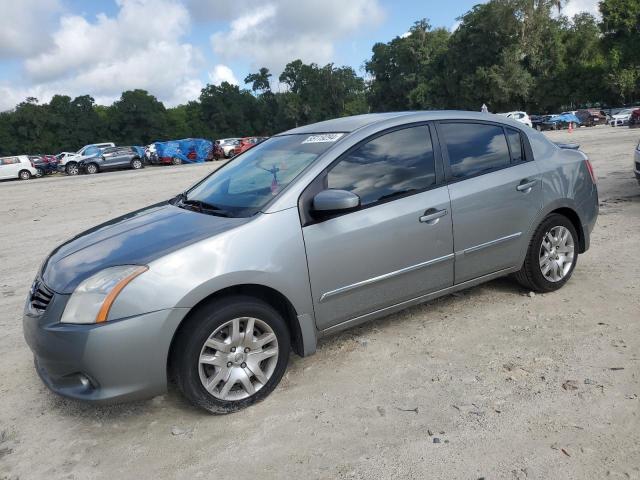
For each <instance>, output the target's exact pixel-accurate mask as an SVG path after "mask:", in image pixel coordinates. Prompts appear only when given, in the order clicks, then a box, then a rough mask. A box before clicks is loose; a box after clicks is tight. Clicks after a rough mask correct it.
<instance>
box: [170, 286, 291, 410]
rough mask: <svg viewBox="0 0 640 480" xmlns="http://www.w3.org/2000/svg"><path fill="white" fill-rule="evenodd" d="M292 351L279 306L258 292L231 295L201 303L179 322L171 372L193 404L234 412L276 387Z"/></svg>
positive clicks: (256, 400)
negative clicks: (256, 296)
mask: <svg viewBox="0 0 640 480" xmlns="http://www.w3.org/2000/svg"><path fill="white" fill-rule="evenodd" d="M289 350H290V340H289V331H288V329H287V325H286V323H285V321H284V319H283V318H282V316H281V315H280V314H279V313H278V312H277V311H276V310H274V309H273V308H272V307H271V306H270V305H268V304H267V303H264V302H262V301H260V300H258V299H255V298H253V297H246V296H234V297H229V298H226V299H222V300H217V301H215V302H212V303H210V304H208V305H206V306H204V307H202V308H200V309H199V310H198V311H196V312H195V314H194V315H193V316H192V317H191V318H190V319H189V320H188V321H187V323H186V324H184V325H183V326H181V327H180V331H179V332H178V335H177V337H176V340H175V342H174V345H173V347H172V359H171V366H172V367H171V368H172V376H173V377H174V379H175V381H176V383H177V385H178V388H179V389H180V390H181V391H182V393H183V394H184V396H185V397H187V398H188V399H189V400H190V401H191V402H192V403H193V404H194V405H197V406H199V407H201V408H204V409H206V410H208V411H209V412H211V413H214V414H225V413H231V412H234V411H236V410H240V409H242V408H245V407H248V406H250V405H252V404H254V403H256V402H258V401H260V400H262V399H264V398H265V397H266V396H267V395H269V393H271V391H273V389H274V388H275V387H276V386H277V385H278V383H279V382H280V379H281V378H282V375H283V374H284V372H285V370H286V368H287V362H288V360H289Z"/></svg>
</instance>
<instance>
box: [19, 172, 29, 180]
mask: <svg viewBox="0 0 640 480" xmlns="http://www.w3.org/2000/svg"><path fill="white" fill-rule="evenodd" d="M18 178H19V179H20V180H29V179H30V178H31V172H30V171H29V170H20V173H18Z"/></svg>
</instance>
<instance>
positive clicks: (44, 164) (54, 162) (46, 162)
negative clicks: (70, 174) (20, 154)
mask: <svg viewBox="0 0 640 480" xmlns="http://www.w3.org/2000/svg"><path fill="white" fill-rule="evenodd" d="M29 160H31V164H32V165H33V166H34V168H35V169H36V177H42V176H44V175H51V174H52V173H55V172H56V171H57V170H58V159H57V158H56V157H55V156H54V155H29Z"/></svg>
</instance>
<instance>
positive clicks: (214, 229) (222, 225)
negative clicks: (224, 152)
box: [40, 202, 251, 294]
mask: <svg viewBox="0 0 640 480" xmlns="http://www.w3.org/2000/svg"><path fill="white" fill-rule="evenodd" d="M250 220H251V218H225V217H216V216H213V215H205V214H202V213H197V212H193V211H190V210H184V209H181V208H178V207H175V206H173V205H171V204H170V203H168V202H163V203H160V204H156V205H152V206H150V207H147V208H143V209H142V210H137V211H135V212H132V213H129V214H127V215H124V216H122V217H118V218H115V219H113V220H111V221H109V222H106V223H103V224H102V225H98V226H97V227H94V228H92V229H90V230H87V231H86V232H83V233H81V234H79V235H77V236H76V237H74V238H72V239H71V240H69V241H68V242H66V243H63V244H62V245H60V246H59V247H57V248H56V249H55V250H54V251H53V252H52V253H51V255H50V256H49V257H48V258H47V260H45V262H44V264H43V266H42V269H41V272H40V275H41V276H42V279H43V281H44V283H45V284H46V285H47V286H48V287H49V288H51V289H52V290H54V291H55V292H57V293H63V294H65V293H67V294H68V293H72V292H73V290H74V289H75V288H76V287H77V286H78V284H79V283H80V282H82V281H83V280H85V279H86V278H88V277H90V276H91V275H93V274H94V273H97V272H99V271H100V270H102V269H104V268H107V267H113V266H116V265H145V264H148V263H149V262H151V261H153V260H155V259H157V258H159V257H162V256H163V255H166V254H168V253H171V252H173V251H175V250H178V249H180V248H183V247H185V246H187V245H190V244H192V243H195V242H197V241H199V240H202V239H205V238H208V237H211V236H213V235H218V234H220V233H222V232H225V231H227V230H230V229H232V228H236V227H238V226H240V225H242V224H244V223H247V222H248V221H250Z"/></svg>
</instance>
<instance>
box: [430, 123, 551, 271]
mask: <svg viewBox="0 0 640 480" xmlns="http://www.w3.org/2000/svg"><path fill="white" fill-rule="evenodd" d="M438 128H439V132H440V142H441V144H442V146H443V155H444V157H445V168H446V170H447V178H448V180H449V193H450V196H451V211H452V215H453V236H454V239H455V242H454V245H455V255H456V261H455V272H456V273H455V283H456V284H458V283H462V282H465V281H467V280H471V279H474V278H477V277H481V276H483V275H487V274H491V273H494V272H497V271H499V270H503V269H506V268H511V267H515V266H517V265H518V262H520V261H521V259H522V258H521V257H522V252H523V251H525V250H526V248H527V246H528V242H529V236H528V232H529V229H530V228H531V226H532V222H533V221H534V219H535V218H536V216H537V214H538V212H539V211H540V209H541V207H542V193H541V192H542V185H541V184H542V182H541V176H540V172H539V170H538V167H537V165H536V163H535V161H533V158H531V157H532V153H531V150H530V148H528V146H527V144H526V140H525V136H524V135H523V134H521V133H520V131H519V130H518V129H515V128H511V127H503V126H502V125H499V124H490V123H471V122H449V123H445V122H443V123H441V124H440V125H439V127H438Z"/></svg>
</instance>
